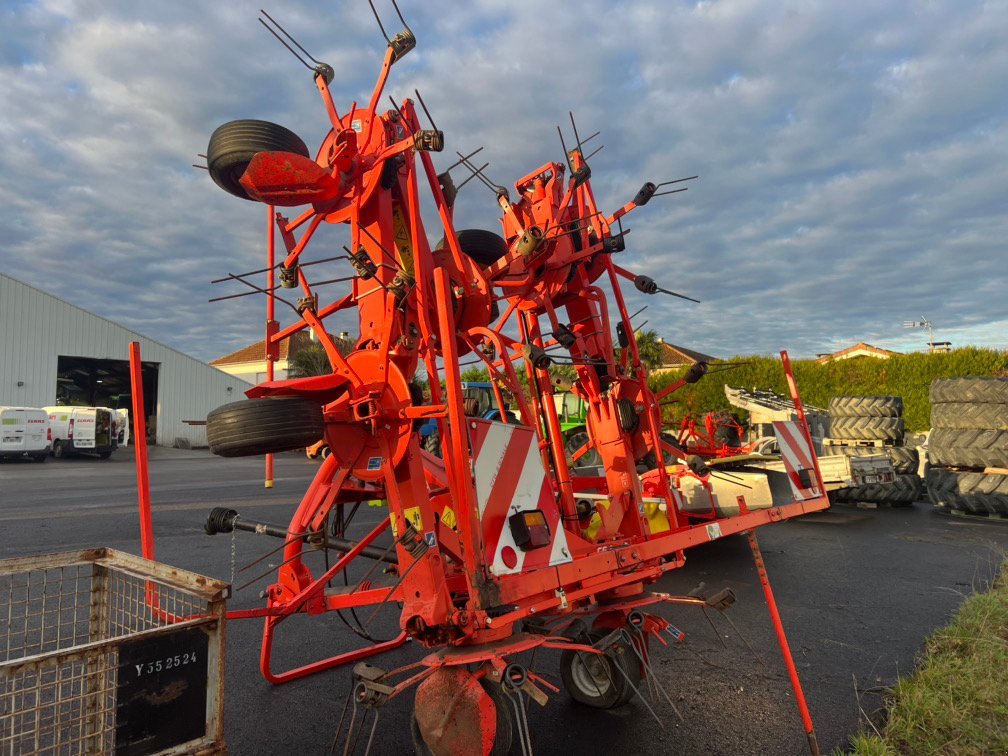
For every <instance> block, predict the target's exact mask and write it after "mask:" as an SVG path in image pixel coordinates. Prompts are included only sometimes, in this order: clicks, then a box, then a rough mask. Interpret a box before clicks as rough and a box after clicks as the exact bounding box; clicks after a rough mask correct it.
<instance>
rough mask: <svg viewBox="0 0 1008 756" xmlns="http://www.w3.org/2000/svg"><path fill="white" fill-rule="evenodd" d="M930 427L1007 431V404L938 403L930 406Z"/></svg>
mask: <svg viewBox="0 0 1008 756" xmlns="http://www.w3.org/2000/svg"><path fill="white" fill-rule="evenodd" d="M931 427H932V428H982V429H984V430H1008V404H993V403H981V402H938V403H935V404H932V405H931Z"/></svg>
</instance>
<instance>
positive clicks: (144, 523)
mask: <svg viewBox="0 0 1008 756" xmlns="http://www.w3.org/2000/svg"><path fill="white" fill-rule="evenodd" d="M129 361H130V383H131V384H132V386H133V439H134V444H133V448H134V454H135V455H136V469H137V503H138V505H139V508H140V546H141V549H142V550H143V556H144V559H150V560H151V561H153V560H154V524H153V522H152V520H151V503H150V480H149V478H148V477H147V415H146V414H145V410H144V393H143V368H142V363H141V362H140V343H139V342H137V341H131V342H130V345H129Z"/></svg>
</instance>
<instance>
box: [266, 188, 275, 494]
mask: <svg viewBox="0 0 1008 756" xmlns="http://www.w3.org/2000/svg"><path fill="white" fill-rule="evenodd" d="M275 234H276V224H275V222H274V218H273V205H267V206H266V265H267V266H269V270H267V271H266V290H267V291H268V292H269V294H268V295H267V297H266V341H265V342H264V343H263V354H264V355H265V357H266V380H267V381H272V380H273V363H274V361H275V360H276V346H275V345H274V344H273V341H272V340H273V337H274V336H275V335H276V332H277V327H276V326H277V323H276V321H275V320H274V319H273V318H274V316H275V315H276V311H275V309H274V307H275V306H276V302H275V301H274V299H273V287H274V286H275V285H276V270H274V267H273V266H274V264H275V262H276V260H275V257H274V253H273V241H274V239H275ZM263 485H265V486H266V488H273V455H272V454H267V455H266V479H265V481H264V482H263Z"/></svg>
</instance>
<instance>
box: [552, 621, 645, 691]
mask: <svg viewBox="0 0 1008 756" xmlns="http://www.w3.org/2000/svg"><path fill="white" fill-rule="evenodd" d="M608 634H609V631H608V630H589V631H588V633H587V638H588V640H587V641H586V640H585V636H584V635H582V636H581V637H580V638H576V639H575V640H576V641H577V642H579V643H585V644H586V645H590V644H593V643H595V642H596V641H598V640H601V639H602V638H604V637H605V636H606V635H608ZM589 657H597V660H598V661H599V662H601V663H602V664H604V665H605V666H604V667H601V666H600V667H598V668H597V669H596V670H594V672H593V670H592V669H589V668H588V667H586V666H585V660H589V661H592V660H591V659H589ZM616 665H619V668H618V669H617V666H616ZM620 670H622V671H623V673H622V674H621V673H620ZM595 672H598V673H600V674H595ZM586 676H587V677H588V678H589V679H590V680H593V681H594V686H593V688H591V689H589V688H588V687H587V684H586V683H587V680H586V679H585V677H586ZM560 677H561V678H562V679H563V684H564V687H565V688H566V689H567V693H568V694H569V695H570V697H571V698H573V699H574V700H575V701H577V702H578V703H581V704H584V705H585V706H591V707H592V708H593V709H614V708H616V707H617V706H622V705H623V704H625V703H627V702H628V701H629V700H630V699H631V698H633V697H634V694H635V692H636V690H637V686H638V685H640V683H641V679H642V677H643V674H642V671H641V667H640V661H639V660H638V659H637V656H636V654H635V653H634V652H633V649H632V648H629V647H628V645H627V642H626V641H624V640H620V641H618V642H617V644H616V646H615V647H614V648H612V649H607V650H606V653H605V655H604V656H598V655H597V654H590V653H588V652H586V651H564V652H563V653H562V654H561V655H560ZM627 678H629V679H627ZM595 686H597V687H595Z"/></svg>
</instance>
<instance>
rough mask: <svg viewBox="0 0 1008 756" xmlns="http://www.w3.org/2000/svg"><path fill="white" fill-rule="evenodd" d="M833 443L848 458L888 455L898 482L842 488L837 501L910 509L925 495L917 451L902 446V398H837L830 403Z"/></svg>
mask: <svg viewBox="0 0 1008 756" xmlns="http://www.w3.org/2000/svg"><path fill="white" fill-rule="evenodd" d="M829 414H830V439H829V440H828V443H829V444H830V445H831V446H832V451H833V452H834V453H841V454H846V455H847V456H850V457H853V456H862V455H866V454H883V453H884V454H887V455H888V456H889V459H890V460H892V465H893V469H894V470H895V472H896V479H895V480H893V481H892V482H886V483H869V484H866V485H863V486H853V487H851V488H841V489H839V490H837V491H834V492H833V494H832V498H833V499H834V501H843V502H873V503H879V504H890V505H892V506H910V505H911V504H913V503H914V502H915V501H917V500H918V499H920V498H921V497H922V496H923V494H924V482H923V481H922V480H921V478H920V476H919V475H918V474H917V470H918V467H919V465H920V457H919V454H918V451H917V449H915V448H913V447H908V446H904V445H903V431H904V426H903V398H902V397H899V396H834V397H833V398H832V399H830V401H829Z"/></svg>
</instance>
